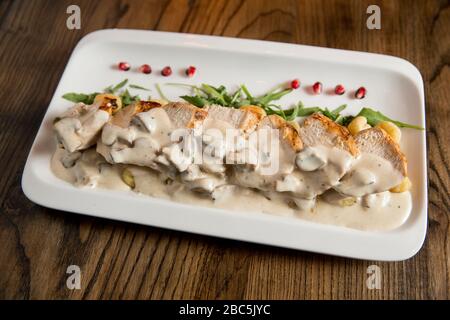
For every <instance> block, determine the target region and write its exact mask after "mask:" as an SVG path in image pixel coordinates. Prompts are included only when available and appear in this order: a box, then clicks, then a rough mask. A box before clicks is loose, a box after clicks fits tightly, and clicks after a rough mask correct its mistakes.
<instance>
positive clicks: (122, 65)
mask: <svg viewBox="0 0 450 320" xmlns="http://www.w3.org/2000/svg"><path fill="white" fill-rule="evenodd" d="M118 68H119V70H121V71H128V70H130V69H131V66H130V64H129V63H128V62H124V61H122V62H119V64H118ZM138 71H139V72H141V73H144V74H150V73H152V68H151V66H150V65H148V64H143V65H141V66H140V67H139V68H138ZM196 71H197V68H196V67H194V66H189V67H188V68H186V70H185V74H186V76H187V77H189V78H192V77H193V76H194V75H195V73H196ZM161 75H162V76H164V77H169V76H170V75H172V68H171V67H170V66H166V67H164V68H163V69H162V70H161ZM290 87H291V89H294V90H295V89H298V88H300V80H299V79H294V80H292V81H291V83H290ZM312 91H313V93H314V94H321V93H322V91H323V85H322V83H321V82H319V81H317V82H315V83H314V84H313V85H312ZM334 93H335V94H337V95H340V96H341V95H343V94H344V93H345V87H344V86H343V85H342V84H338V85H336V87H334ZM366 94H367V90H366V88H364V87H359V88H358V89H357V90H356V91H355V98H356V99H364V98H365V96H366Z"/></svg>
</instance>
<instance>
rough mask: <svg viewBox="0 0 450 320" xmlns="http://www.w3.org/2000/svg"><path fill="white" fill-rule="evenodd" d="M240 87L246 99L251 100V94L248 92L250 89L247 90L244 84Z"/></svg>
mask: <svg viewBox="0 0 450 320" xmlns="http://www.w3.org/2000/svg"><path fill="white" fill-rule="evenodd" d="M241 89H242V91H244V94H245V95H246V96H247V100H249V101H253V96H252V94H251V93H250V91H248V89H247V87H246V86H245V85H241Z"/></svg>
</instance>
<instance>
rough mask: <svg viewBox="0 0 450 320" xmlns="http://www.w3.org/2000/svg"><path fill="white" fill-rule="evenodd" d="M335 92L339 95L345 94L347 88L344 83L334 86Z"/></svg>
mask: <svg viewBox="0 0 450 320" xmlns="http://www.w3.org/2000/svg"><path fill="white" fill-rule="evenodd" d="M334 93H336V94H338V95H340V96H341V95H343V94H344V93H345V88H344V86H343V85H342V84H338V85H337V86H336V88H334Z"/></svg>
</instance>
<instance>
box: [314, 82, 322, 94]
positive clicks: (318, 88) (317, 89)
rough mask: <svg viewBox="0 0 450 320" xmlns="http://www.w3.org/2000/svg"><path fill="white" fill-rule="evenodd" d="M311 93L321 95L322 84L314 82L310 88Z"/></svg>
mask: <svg viewBox="0 0 450 320" xmlns="http://www.w3.org/2000/svg"><path fill="white" fill-rule="evenodd" d="M312 88H313V92H314V93H315V94H321V93H322V82H316V83H314V84H313V86H312Z"/></svg>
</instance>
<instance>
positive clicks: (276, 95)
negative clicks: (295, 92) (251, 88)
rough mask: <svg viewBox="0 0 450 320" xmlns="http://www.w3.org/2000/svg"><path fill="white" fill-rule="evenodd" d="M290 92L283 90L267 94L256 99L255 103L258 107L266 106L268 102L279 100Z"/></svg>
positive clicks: (289, 90) (290, 90)
mask: <svg viewBox="0 0 450 320" xmlns="http://www.w3.org/2000/svg"><path fill="white" fill-rule="evenodd" d="M290 92H292V89H284V90H281V91H278V92H273V93H268V94H266V95H264V96H262V97H261V98H258V99H256V103H257V104H259V105H262V106H264V105H267V104H268V103H269V102H271V101H274V100H279V99H281V98H282V97H283V96H285V95H287V94H288V93H290Z"/></svg>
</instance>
